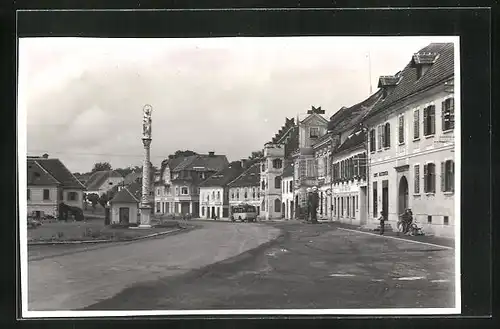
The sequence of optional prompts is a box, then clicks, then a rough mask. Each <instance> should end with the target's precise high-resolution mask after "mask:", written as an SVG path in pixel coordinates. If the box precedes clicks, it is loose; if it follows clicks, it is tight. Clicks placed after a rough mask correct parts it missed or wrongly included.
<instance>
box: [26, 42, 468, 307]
mask: <svg viewBox="0 0 500 329" xmlns="http://www.w3.org/2000/svg"><path fill="white" fill-rule="evenodd" d="M50 39H52V40H50ZM57 39H58V38H49V40H48V41H42V40H36V38H34V40H28V39H26V40H22V42H21V43H20V58H21V61H20V63H21V64H20V65H21V66H20V67H22V65H25V67H26V70H25V71H22V68H20V71H22V72H24V75H23V77H24V80H22V79H21V80H22V81H24V84H22V86H23V87H22V88H24V89H23V90H25V91H26V92H25V93H24V94H23V95H26V97H27V99H28V100H27V101H26V104H27V105H26V111H27V136H28V139H27V155H26V164H25V165H26V171H25V172H26V173H27V175H26V188H25V189H24V190H25V191H26V192H25V193H26V195H25V197H24V198H23V199H24V200H26V204H25V207H24V208H25V212H24V214H25V217H22V218H21V223H22V225H23V226H24V229H23V230H21V235H23V234H24V236H22V237H21V241H24V243H25V244H26V249H25V250H26V255H25V258H26V259H25V260H24V261H25V262H27V273H26V278H25V282H26V284H27V286H26V290H25V292H26V295H25V296H26V298H27V299H26V300H23V303H26V306H27V310H28V311H30V312H31V311H33V312H45V311H47V312H49V311H79V312H83V313H84V312H86V311H152V310H164V311H186V312H189V311H193V310H208V311H213V312H217V311H224V310H226V311H227V310H236V311H238V310H260V311H263V310H269V311H270V312H272V311H276V310H281V311H283V310H343V311H345V310H347V312H350V314H356V310H368V309H369V310H375V311H374V312H375V313H376V310H379V311H380V310H382V312H384V311H383V310H386V311H385V312H391V311H390V310H395V311H394V312H399V313H397V314H405V313H409V314H419V313H418V312H424V311H423V310H425V309H427V310H429V311H427V312H429V314H432V312H437V313H454V312H455V313H456V312H457V310H458V309H459V307H460V305H459V304H458V303H457V300H458V299H457V298H459V290H458V289H459V285H457V276H458V275H459V272H458V271H457V262H456V255H457V252H458V251H457V250H455V248H456V245H457V244H456V239H458V238H459V234H458V233H457V232H459V227H458V225H459V223H460V217H459V213H457V210H456V209H457V207H458V206H459V205H458V204H457V203H458V202H459V200H460V198H459V196H457V194H458V192H457V190H456V187H457V184H456V177H455V162H457V161H458V160H456V154H457V153H456V152H457V151H456V148H455V135H456V134H458V135H459V128H460V124H459V122H460V121H459V117H458V116H459V110H458V106H459V102H458V101H457V103H455V99H456V97H457V96H456V95H457V92H458V91H457V90H456V87H455V71H456V69H455V67H456V65H457V58H458V57H457V56H458V55H457V45H456V43H455V42H454V39H453V38H441V37H428V38H425V37H415V38H412V37H391V38H382V37H359V38H358V37H352V38H334V37H332V38H329V37H325V38H320V37H313V38H308V37H302V38H219V39H218V38H206V39H205V40H202V39H179V41H178V42H177V43H176V42H168V41H165V40H163V41H161V40H156V41H155V40H153V39H151V40H148V41H145V40H129V41H128V42H122V41H116V40H93V39H91V38H89V39H84V38H71V39H69V41H68V40H65V42H64V43H63V42H62V41H58V40H57ZM347 39H348V40H347ZM346 40H347V41H346ZM134 42H137V45H136V46H135V45H134V46H133V47H132V46H131V45H132V44H134ZM42 45H43V46H45V45H49V47H42ZM78 49H80V50H78ZM58 56H60V59H59V60H60V62H59V63H56V59H57V58H59V57H58ZM71 56H74V57H71ZM70 58H73V59H70ZM23 63H24V64H23ZM41 63H42V64H43V65H42V64H41ZM51 65H52V66H51ZM61 67H62V68H63V69H61ZM47 76H54V77H55V78H54V79H53V80H51V81H52V82H51V83H46V82H45V78H46V77H47ZM455 104H457V111H455V106H456V105H455ZM45 109H51V111H48V112H47V111H45ZM455 113H457V117H455ZM457 165H458V166H457V170H459V164H458V163H457ZM23 193H24V192H23ZM25 221H27V222H26V223H27V224H24V222H25ZM23 239H24V240H23ZM433 310H434V311H433ZM339 312H340V313H341V311H339ZM412 312H413V313H412ZM340 313H339V314H340ZM385 314H390V313H385Z"/></svg>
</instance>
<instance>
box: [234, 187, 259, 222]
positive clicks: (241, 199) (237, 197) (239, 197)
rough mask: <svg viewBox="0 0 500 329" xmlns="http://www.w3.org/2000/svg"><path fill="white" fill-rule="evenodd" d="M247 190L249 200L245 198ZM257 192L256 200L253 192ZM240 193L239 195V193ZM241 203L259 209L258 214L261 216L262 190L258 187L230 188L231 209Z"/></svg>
mask: <svg viewBox="0 0 500 329" xmlns="http://www.w3.org/2000/svg"><path fill="white" fill-rule="evenodd" d="M245 189H247V192H248V193H247V198H245ZM254 190H255V198H254V197H253V191H254ZM238 192H239V193H238ZM241 203H247V204H249V205H252V206H254V207H256V208H257V209H258V211H257V213H258V215H260V213H261V212H262V211H263V210H262V201H261V198H260V188H259V186H258V185H255V186H248V187H231V188H229V209H231V207H233V206H237V205H239V204H241Z"/></svg>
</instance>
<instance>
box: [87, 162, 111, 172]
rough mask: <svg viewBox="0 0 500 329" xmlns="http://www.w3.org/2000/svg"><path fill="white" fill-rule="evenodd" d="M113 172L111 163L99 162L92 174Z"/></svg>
mask: <svg viewBox="0 0 500 329" xmlns="http://www.w3.org/2000/svg"><path fill="white" fill-rule="evenodd" d="M103 170H111V164H110V163H109V162H97V163H96V164H94V168H92V171H91V172H92V173H94V172H96V171H103Z"/></svg>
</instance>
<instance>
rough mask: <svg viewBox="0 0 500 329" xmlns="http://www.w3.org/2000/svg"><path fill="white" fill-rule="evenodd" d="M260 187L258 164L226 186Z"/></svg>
mask: <svg viewBox="0 0 500 329" xmlns="http://www.w3.org/2000/svg"><path fill="white" fill-rule="evenodd" d="M259 185H260V162H257V163H254V164H253V165H251V166H250V167H249V168H248V169H247V170H245V171H244V172H243V173H242V174H241V175H239V176H238V177H237V178H236V179H235V180H233V181H232V182H230V183H229V184H228V186H229V187H245V186H259Z"/></svg>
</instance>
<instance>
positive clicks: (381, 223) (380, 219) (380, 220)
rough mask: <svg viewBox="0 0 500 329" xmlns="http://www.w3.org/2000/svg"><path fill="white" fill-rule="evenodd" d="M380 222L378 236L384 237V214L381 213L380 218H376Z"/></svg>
mask: <svg viewBox="0 0 500 329" xmlns="http://www.w3.org/2000/svg"><path fill="white" fill-rule="evenodd" d="M378 220H379V222H380V235H384V232H385V220H386V218H385V214H384V212H383V211H381V212H380V217H379V218H378Z"/></svg>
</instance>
